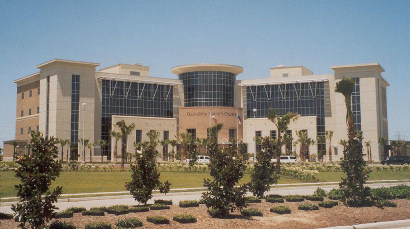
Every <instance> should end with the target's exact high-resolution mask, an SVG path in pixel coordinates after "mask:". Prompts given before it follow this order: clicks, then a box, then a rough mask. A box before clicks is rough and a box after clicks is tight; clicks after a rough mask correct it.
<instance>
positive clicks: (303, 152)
mask: <svg viewBox="0 0 410 229" xmlns="http://www.w3.org/2000/svg"><path fill="white" fill-rule="evenodd" d="M296 136H298V139H297V140H296V141H295V143H294V144H295V145H297V144H299V147H300V150H299V155H300V158H301V160H302V161H306V156H307V152H309V147H310V146H311V145H313V144H315V141H314V140H313V139H311V138H309V136H308V132H307V131H304V130H298V131H296Z"/></svg>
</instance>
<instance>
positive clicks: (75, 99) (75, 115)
mask: <svg viewBox="0 0 410 229" xmlns="http://www.w3.org/2000/svg"><path fill="white" fill-rule="evenodd" d="M49 103H50V77H47V111H46V112H47V122H46V134H47V135H48V128H49V112H50V107H49ZM79 112H80V76H79V75H72V76H71V130H70V141H71V149H72V152H71V155H72V156H73V159H74V160H75V159H77V155H78V153H77V147H78V126H79ZM103 154H104V152H103Z"/></svg>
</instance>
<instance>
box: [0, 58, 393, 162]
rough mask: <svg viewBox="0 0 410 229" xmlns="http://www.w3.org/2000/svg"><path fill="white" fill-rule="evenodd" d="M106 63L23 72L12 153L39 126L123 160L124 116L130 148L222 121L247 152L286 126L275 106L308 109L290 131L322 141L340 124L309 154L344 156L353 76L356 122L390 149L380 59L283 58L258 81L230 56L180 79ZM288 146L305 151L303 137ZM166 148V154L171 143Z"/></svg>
mask: <svg viewBox="0 0 410 229" xmlns="http://www.w3.org/2000/svg"><path fill="white" fill-rule="evenodd" d="M98 66H99V64H98V63H90V62H80V61H70V60H60V59H54V60H51V61H48V62H45V63H43V64H40V65H38V66H37V68H38V69H39V70H40V71H39V72H38V73H35V74H32V75H29V76H26V77H24V78H21V79H18V80H15V81H14V83H16V85H17V110H16V129H15V139H14V140H10V141H5V142H4V151H5V153H4V158H5V160H12V155H13V148H14V147H15V149H16V151H17V152H18V153H22V152H23V151H25V152H27V151H28V149H27V147H25V145H26V144H27V142H28V139H29V134H28V131H30V130H34V131H35V130H38V131H41V132H42V133H44V134H45V135H48V136H55V137H58V138H60V139H69V140H70V142H71V145H70V146H68V147H69V149H70V150H69V151H68V152H69V153H68V154H70V155H68V156H70V157H71V158H75V159H78V160H79V161H82V160H83V154H82V152H83V148H82V146H81V144H79V143H78V140H79V139H81V138H85V139H89V140H90V142H96V141H98V140H100V139H103V140H106V141H107V142H109V144H108V146H106V147H104V148H103V149H101V148H100V147H98V146H95V147H94V149H93V150H92V154H93V161H99V158H101V154H103V158H104V160H105V161H114V160H113V157H114V146H115V144H116V141H115V139H114V138H113V137H111V131H112V130H115V131H118V129H117V128H116V127H115V126H114V124H115V123H116V122H118V121H120V120H124V121H125V122H126V123H127V124H131V123H134V124H135V129H134V130H133V131H132V133H131V134H130V135H129V136H128V149H127V151H128V152H134V144H133V143H135V142H141V141H144V140H147V136H146V133H148V132H149V131H150V130H156V131H158V132H159V133H160V135H159V140H166V139H175V137H176V135H177V134H178V133H180V132H189V133H191V134H192V135H193V136H194V137H195V138H207V136H208V131H207V130H208V128H209V127H210V126H212V125H214V124H215V123H221V124H223V128H222V130H221V131H220V132H219V133H218V142H219V143H220V144H228V143H229V141H230V140H232V139H233V140H238V141H243V142H244V143H246V144H247V149H248V153H255V152H256V150H257V148H258V146H257V145H256V144H255V141H254V139H255V137H258V136H262V137H264V136H272V137H276V136H277V134H278V133H277V130H276V127H275V125H274V124H273V123H272V122H271V121H269V120H268V119H267V118H266V116H267V114H268V111H269V108H273V109H274V110H276V112H277V113H279V114H280V115H283V114H285V113H287V112H295V113H298V114H299V115H300V117H299V119H298V120H296V121H295V122H292V123H291V124H290V126H289V131H288V133H287V134H288V135H291V136H292V137H293V140H294V141H296V139H297V137H296V131H298V130H303V131H306V132H307V133H308V136H309V137H310V138H312V139H314V140H315V141H316V139H318V138H324V137H325V132H326V131H333V132H334V135H333V138H332V141H331V145H329V141H325V142H321V143H319V144H314V145H311V146H310V147H309V150H308V151H307V152H306V154H308V156H310V157H311V158H313V157H314V156H313V155H318V152H323V151H325V150H327V149H328V148H329V147H331V149H332V154H333V155H332V158H333V160H338V159H340V157H341V156H342V155H343V153H342V152H343V146H342V145H341V144H340V140H342V139H346V138H347V135H346V120H345V117H346V108H345V103H344V97H343V95H342V94H340V93H336V92H335V86H336V83H337V82H338V81H339V80H341V79H342V78H344V77H350V78H353V79H354V80H355V82H356V85H355V90H354V92H353V95H352V110H353V116H354V124H355V128H356V130H360V131H362V132H363V137H364V141H370V142H371V148H372V160H373V161H380V160H381V159H382V158H383V157H384V156H383V146H382V145H380V144H379V139H380V138H384V139H388V122H387V104H386V87H387V86H389V84H388V83H387V81H386V80H385V79H383V77H382V75H381V74H382V72H384V69H383V68H382V67H381V66H380V65H379V64H378V63H372V64H357V65H344V66H332V67H331V69H332V70H333V74H326V75H314V74H313V72H312V71H310V70H309V69H307V68H305V67H303V66H277V67H273V68H271V69H270V76H255V78H258V79H249V80H237V79H236V77H237V76H238V75H239V74H241V73H242V72H243V69H242V67H239V66H234V65H226V64H193V65H182V66H177V67H174V68H173V69H171V72H172V73H174V74H175V75H177V76H178V79H167V78H159V77H152V76H150V73H149V67H148V66H143V65H139V64H135V65H130V64H118V65H114V66H111V67H106V68H102V69H99V70H98V71H96V68H97V67H98ZM120 142H121V141H119V143H118V145H120ZM13 145H14V146H13ZM287 147H288V149H289V152H296V153H297V154H298V155H299V147H298V146H297V145H288V146H287ZM66 148H67V146H66ZM119 148H120V147H118V149H119ZM158 149H159V151H160V154H161V153H163V152H162V151H164V150H167V151H170V150H171V147H158ZM88 152H89V150H88V148H87V149H86V153H85V158H84V159H85V161H89V159H90V158H89V157H90V156H89V153H88ZM65 154H66V153H65V150H64V157H66V155H65ZM77 155H79V158H77ZM94 157H95V159H94ZM327 157H328V156H325V157H324V160H325V161H326V160H328V158H327ZM365 158H366V159H367V156H366V157H365Z"/></svg>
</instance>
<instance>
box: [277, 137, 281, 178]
mask: <svg viewBox="0 0 410 229" xmlns="http://www.w3.org/2000/svg"><path fill="white" fill-rule="evenodd" d="M281 140H282V136H281V133H280V131H279V130H278V141H277V142H276V148H277V149H278V150H277V151H276V152H277V155H276V171H277V173H278V174H279V173H280V155H281V154H282V148H281Z"/></svg>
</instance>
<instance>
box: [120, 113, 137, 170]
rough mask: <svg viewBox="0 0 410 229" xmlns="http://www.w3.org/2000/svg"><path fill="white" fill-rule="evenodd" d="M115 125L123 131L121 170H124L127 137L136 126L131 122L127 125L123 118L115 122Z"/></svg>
mask: <svg viewBox="0 0 410 229" xmlns="http://www.w3.org/2000/svg"><path fill="white" fill-rule="evenodd" d="M115 126H117V127H118V128H120V131H121V171H124V159H125V152H126V151H127V139H128V135H130V134H131V131H132V130H133V129H134V128H135V124H134V123H131V124H130V125H127V124H126V123H125V121H124V120H121V121H118V122H117V123H115Z"/></svg>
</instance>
